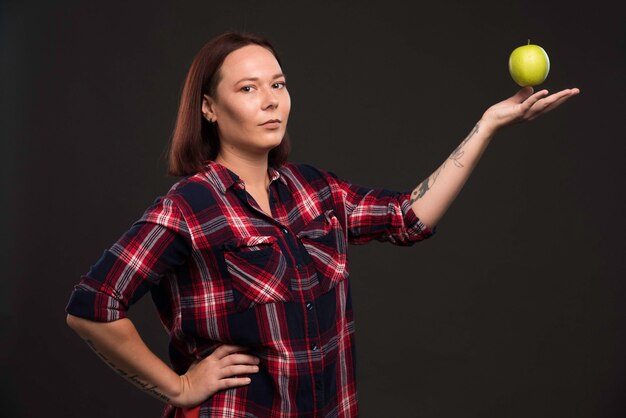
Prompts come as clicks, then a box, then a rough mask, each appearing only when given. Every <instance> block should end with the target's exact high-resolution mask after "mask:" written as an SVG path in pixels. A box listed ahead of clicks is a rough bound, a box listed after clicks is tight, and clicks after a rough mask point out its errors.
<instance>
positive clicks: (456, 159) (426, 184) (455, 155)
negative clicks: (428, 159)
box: [409, 123, 479, 204]
mask: <svg viewBox="0 0 626 418" xmlns="http://www.w3.org/2000/svg"><path fill="white" fill-rule="evenodd" d="M478 128H479V124H478V123H477V124H476V125H475V126H474V127H473V128H472V130H471V131H470V133H469V134H468V135H467V136H466V137H465V139H464V140H463V141H461V143H460V144H459V146H458V147H456V149H455V150H454V151H452V154H450V156H449V157H448V160H452V161H453V163H454V165H455V166H457V167H459V168H462V167H464V165H463V164H462V163H461V161H460V160H461V157H462V156H463V154H465V151H464V150H463V147H464V146H465V144H467V143H468V142H469V140H470V139H471V138H472V137H473V136H474V134H475V133H477V132H478ZM446 162H447V160H446V161H444V162H443V164H441V166H439V168H438V169H437V170H435V172H434V173H433V174H431V175H430V176H429V177H428V178H427V179H426V180H424V181H423V182H421V183H420V184H419V185H418V186H417V187H416V188H415V190H413V192H412V193H411V200H410V201H409V203H410V204H413V203H415V202H416V201H417V200H419V199H421V198H422V197H423V196H424V195H425V194H426V192H427V191H429V190H430V188H431V187H433V184H435V181H437V177H439V174H440V173H441V170H443V169H444V167H445V166H446Z"/></svg>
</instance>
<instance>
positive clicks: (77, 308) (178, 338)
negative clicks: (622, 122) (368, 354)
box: [67, 33, 579, 417]
mask: <svg viewBox="0 0 626 418" xmlns="http://www.w3.org/2000/svg"><path fill="white" fill-rule="evenodd" d="M578 93H579V91H578V89H571V90H563V91H561V92H559V93H556V94H553V95H550V96H549V95H548V92H547V91H545V90H542V91H540V92H537V93H533V90H532V88H524V89H522V90H520V91H519V92H518V93H517V94H516V95H515V96H513V97H511V98H509V99H507V100H505V101H503V102H500V103H498V104H496V105H494V106H492V107H490V108H489V109H488V110H487V111H486V112H485V113H484V114H483V116H482V118H481V119H480V120H479V121H478V123H476V126H474V128H473V129H472V130H471V132H470V133H469V135H468V136H467V137H466V138H465V139H463V141H462V142H461V144H460V145H459V146H458V147H457V148H456V149H455V150H454V152H453V153H452V154H451V155H450V157H449V158H448V159H447V160H446V161H444V162H443V164H442V165H441V166H440V167H439V168H438V169H437V170H436V171H435V172H434V173H433V174H432V175H431V176H430V177H429V178H427V179H426V180H424V181H423V182H422V183H421V184H419V185H418V186H417V187H416V188H415V190H413V191H412V192H411V193H399V192H392V191H389V190H385V189H369V188H365V187H360V186H356V185H353V184H350V183H348V182H346V181H344V180H341V179H340V178H338V177H337V176H336V175H334V174H333V173H330V172H326V171H324V170H319V169H316V168H314V167H311V166H308V165H304V164H292V163H287V162H286V159H287V155H288V151H289V140H288V137H287V131H286V127H287V121H288V118H289V111H290V98H289V93H288V91H287V88H286V79H285V75H284V73H283V71H282V69H281V66H280V61H279V59H278V56H277V54H276V51H275V50H274V49H273V47H272V46H271V45H270V44H269V43H268V42H267V41H266V40H264V39H261V38H259V37H257V36H255V35H251V34H240V33H227V34H224V35H221V36H219V37H217V38H215V39H213V40H211V41H209V42H208V43H207V44H206V45H205V46H204V47H203V48H202V49H201V50H200V52H199V53H198V54H197V56H196V57H195V59H194V61H193V63H192V65H191V68H190V70H189V73H188V75H187V79H186V82H185V87H184V89H183V93H182V99H181V104H180V109H179V113H178V119H177V124H176V128H175V131H174V135H173V138H172V144H171V148H170V161H169V163H170V167H169V173H170V174H172V175H175V176H184V178H183V179H182V180H180V181H179V182H177V183H176V184H175V185H173V186H172V188H171V189H170V190H169V192H168V193H167V195H166V196H164V197H158V198H157V199H156V200H155V202H154V203H153V205H152V206H151V207H149V208H148V209H147V210H146V212H145V213H144V215H143V216H142V217H141V219H139V220H138V221H137V222H135V223H134V224H133V226H132V227H131V229H130V230H129V231H127V232H126V233H125V234H123V235H122V236H121V237H120V239H119V240H118V241H117V242H116V243H115V244H114V245H113V246H112V247H111V248H110V249H109V250H107V251H105V253H104V255H103V256H102V257H101V259H100V260H99V261H98V262H97V263H96V264H95V265H94V266H92V268H91V269H90V271H89V272H88V273H87V274H86V275H84V276H83V277H81V281H80V283H79V284H78V285H77V286H76V287H75V289H74V292H73V293H72V296H71V299H70V302H69V304H68V306H67V312H68V317H67V321H68V324H69V325H70V326H71V327H72V328H73V329H74V330H76V332H78V334H79V335H80V336H81V337H82V338H84V339H85V340H86V341H87V343H88V344H89V345H90V346H91V348H92V349H93V350H94V351H95V352H96V353H98V355H99V356H100V357H101V358H102V359H103V360H104V361H106V362H107V363H108V364H109V365H110V366H111V367H112V368H113V369H115V370H116V371H117V372H118V373H119V374H120V375H122V376H124V377H125V378H127V379H128V380H130V381H132V382H133V383H134V384H135V385H137V386H138V387H140V388H142V389H143V390H145V391H146V392H148V393H150V394H151V395H153V396H155V397H157V398H159V399H161V400H163V401H165V402H166V403H167V404H168V405H167V406H166V408H165V411H164V414H163V415H164V416H216V417H217V416H228V417H243V416H246V417H252V416H258V417H265V416H272V417H283V416H284V417H287V416H289V417H293V416H329V415H330V416H340V417H348V416H356V415H358V409H357V399H356V385H355V381H354V366H355V358H354V339H353V335H354V326H353V321H352V308H351V299H350V289H349V281H348V280H346V279H347V278H348V275H349V273H348V265H347V255H346V247H347V244H348V243H355V244H362V243H366V242H368V241H371V240H378V241H388V242H391V243H393V244H396V245H405V246H408V245H413V244H414V243H415V242H417V241H420V240H422V239H424V238H427V237H429V236H430V235H431V234H432V233H433V229H434V227H435V225H436V224H437V223H438V221H439V219H440V218H441V216H442V215H443V214H444V212H445V211H446V209H447V208H448V206H449V205H450V203H451V202H452V201H453V199H454V198H455V197H456V195H457V194H458V192H459V191H460V189H461V187H462V186H463V184H464V183H465V181H466V179H467V178H468V176H469V174H470V172H471V171H472V169H473V168H474V166H475V165H476V163H477V162H478V160H479V158H480V156H481V154H482V153H483V151H484V150H485V148H486V147H487V145H488V144H489V142H490V139H491V137H492V136H493V135H494V133H495V132H496V131H498V130H499V129H500V128H502V127H504V126H507V125H511V124H513V123H517V122H521V121H525V120H532V119H534V118H536V117H537V116H539V115H540V114H542V113H545V112H547V111H549V110H551V109H554V108H556V107H557V106H559V105H560V104H561V103H563V102H564V101H566V100H567V99H568V98H570V97H572V96H574V95H576V94H578ZM147 291H150V292H151V294H152V297H153V299H154V302H155V304H156V305H157V308H158V310H159V313H160V316H161V319H162V322H163V323H164V325H165V326H166V328H167V329H168V331H169V334H170V337H171V340H170V359H171V362H172V365H173V369H172V368H170V367H169V366H168V365H166V364H165V363H164V362H162V361H161V360H160V359H159V358H157V357H156V356H155V355H154V354H153V353H152V352H151V351H150V350H149V349H148V348H147V347H146V345H145V344H144V343H143V342H142V340H141V338H140V336H139V335H138V333H137V331H136V329H135V328H134V326H133V324H132V322H131V321H130V320H129V319H127V318H126V310H127V309H128V307H129V306H130V305H131V304H132V303H133V302H135V301H136V300H137V299H138V298H139V297H141V296H142V295H144V294H145V293H146V292H147Z"/></svg>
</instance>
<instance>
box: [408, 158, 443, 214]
mask: <svg viewBox="0 0 626 418" xmlns="http://www.w3.org/2000/svg"><path fill="white" fill-rule="evenodd" d="M445 166H446V162H445V161H444V163H443V164H441V166H440V167H439V168H438V169H437V170H435V172H434V173H433V174H431V175H430V177H428V178H427V179H426V180H424V181H423V182H421V183H420V184H419V186H417V187H416V188H415V190H413V193H411V200H410V201H409V203H410V204H413V203H414V202H415V201H417V200H418V199H420V198H421V197H422V196H424V195H425V194H426V192H427V191H428V190H430V188H431V187H432V185H433V184H435V181H436V180H437V177H439V173H441V170H443V168H444V167H445Z"/></svg>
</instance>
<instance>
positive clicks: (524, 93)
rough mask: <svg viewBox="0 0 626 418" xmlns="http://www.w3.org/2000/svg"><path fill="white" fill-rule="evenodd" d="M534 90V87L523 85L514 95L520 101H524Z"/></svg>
mask: <svg viewBox="0 0 626 418" xmlns="http://www.w3.org/2000/svg"><path fill="white" fill-rule="evenodd" d="M533 92H534V89H533V88H532V87H530V86H526V87H522V88H521V89H520V90H519V91H518V92H517V93H515V96H513V97H514V98H516V99H517V101H518V103H522V102H523V101H524V100H526V99H528V98H529V97H530V96H531V95H532V94H533Z"/></svg>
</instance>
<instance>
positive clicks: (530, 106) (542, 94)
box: [482, 87, 580, 131]
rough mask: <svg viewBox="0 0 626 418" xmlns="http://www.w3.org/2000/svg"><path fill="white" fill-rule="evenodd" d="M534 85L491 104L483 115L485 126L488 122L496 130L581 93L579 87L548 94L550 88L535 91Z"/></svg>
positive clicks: (555, 106) (538, 113)
mask: <svg viewBox="0 0 626 418" xmlns="http://www.w3.org/2000/svg"><path fill="white" fill-rule="evenodd" d="M533 92H534V90H533V88H532V87H524V88H522V89H521V90H520V91H518V92H517V93H516V94H515V95H514V96H511V97H509V98H508V99H506V100H503V101H501V102H500V103H496V104H495V105H493V106H491V107H490V108H489V109H487V111H485V113H484V114H483V117H482V122H483V126H484V124H487V125H488V126H490V127H491V128H492V129H493V130H494V131H497V130H498V129H500V128H502V127H504V126H507V125H513V124H516V123H520V122H525V121H529V120H533V119H535V118H536V117H538V116H540V115H542V114H544V113H546V112H549V111H550V110H552V109H556V108H557V107H558V106H560V105H561V104H562V103H564V102H565V101H566V100H568V99H569V98H571V97H573V96H576V95H577V94H578V93H580V90H579V89H577V88H573V89H565V90H561V91H559V92H558V93H554V94H551V95H549V96H548V90H540V91H538V92H537V93H534V94H533Z"/></svg>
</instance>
